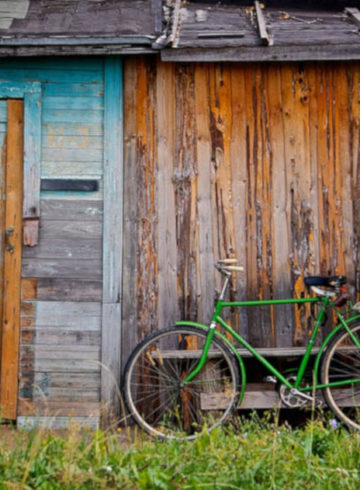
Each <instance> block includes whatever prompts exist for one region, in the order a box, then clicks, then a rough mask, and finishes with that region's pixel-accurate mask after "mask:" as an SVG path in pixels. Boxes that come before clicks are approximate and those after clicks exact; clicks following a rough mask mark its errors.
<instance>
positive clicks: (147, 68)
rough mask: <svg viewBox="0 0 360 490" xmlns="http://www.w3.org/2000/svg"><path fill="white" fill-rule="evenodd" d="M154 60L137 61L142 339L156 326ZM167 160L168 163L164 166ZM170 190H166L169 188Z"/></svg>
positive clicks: (138, 292) (139, 331)
mask: <svg viewBox="0 0 360 490" xmlns="http://www.w3.org/2000/svg"><path fill="white" fill-rule="evenodd" d="M156 72H157V67H156V64H155V60H151V61H148V60H147V59H146V58H138V59H137V63H136V85H135V86H136V112H135V117H136V180H137V182H136V184H137V185H136V187H135V189H136V191H135V192H136V198H137V250H138V251H139V253H138V255H137V278H136V299H137V328H136V330H137V332H136V334H137V335H138V339H142V338H143V337H144V336H145V335H147V334H149V333H150V332H151V331H152V330H154V329H155V328H156V327H157V326H158V313H157V308H158V294H157V293H158V289H157V288H158V277H157V275H158V263H159V258H158V253H157V252H158V250H157V229H158V222H157V216H158V209H157V202H156V193H157V189H156V171H157V168H156V145H157V140H156V126H155V125H156V119H155V114H156V94H157V86H156V76H157V75H156ZM169 164H170V161H168V162H167V165H169ZM168 192H169V191H168Z"/></svg>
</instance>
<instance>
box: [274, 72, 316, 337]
mask: <svg viewBox="0 0 360 490" xmlns="http://www.w3.org/2000/svg"><path fill="white" fill-rule="evenodd" d="M281 81H282V99H283V109H284V113H283V121H284V129H285V130H284V136H285V156H286V171H287V176H288V178H287V185H288V190H287V192H288V201H287V203H288V204H287V213H288V217H289V227H290V267H291V282H292V288H293V295H295V296H296V297H300V296H302V295H303V294H304V276H305V275H308V274H309V273H311V271H312V258H313V254H314V250H313V247H314V244H313V240H312V231H313V220H312V214H313V209H312V206H311V185H312V184H311V162H310V152H309V109H308V106H309V93H310V92H309V87H308V82H307V80H306V74H305V72H304V68H303V66H302V65H298V64H292V65H286V66H283V67H282V70H281ZM294 312H295V322H294V331H293V335H292V336H293V342H294V344H295V345H301V344H302V343H303V342H304V341H305V340H306V338H307V335H308V324H307V320H308V318H309V316H310V311H309V310H307V309H306V308H305V307H304V308H301V309H300V308H295V310H294Z"/></svg>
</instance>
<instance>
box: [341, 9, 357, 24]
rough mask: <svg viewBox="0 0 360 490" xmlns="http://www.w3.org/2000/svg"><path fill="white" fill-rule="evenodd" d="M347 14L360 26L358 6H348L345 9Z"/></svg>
mask: <svg viewBox="0 0 360 490" xmlns="http://www.w3.org/2000/svg"><path fill="white" fill-rule="evenodd" d="M344 12H345V14H347V15H348V16H349V17H350V19H351V20H352V21H353V22H354V24H356V25H357V26H360V10H359V9H357V8H350V7H346V8H345V9H344Z"/></svg>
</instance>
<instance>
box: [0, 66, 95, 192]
mask: <svg viewBox="0 0 360 490" xmlns="http://www.w3.org/2000/svg"><path fill="white" fill-rule="evenodd" d="M0 71H1V77H2V78H6V79H8V80H10V81H11V83H14V82H18V83H29V82H30V81H38V82H40V83H41V90H42V114H41V119H42V128H41V141H42V145H41V154H42V157H41V165H40V172H41V177H43V178H45V177H46V178H52V177H53V178H56V177H58V178H71V177H74V178H77V177H78V178H83V177H89V178H101V176H102V174H103V162H104V144H103V138H104V129H103V125H104V61H103V59H102V58H76V59H74V58H61V59H50V58H47V59H45V58H44V59H41V58H39V59H33V60H31V59H22V60H20V59H5V60H1V61H0ZM94 137H95V139H93V138H94ZM102 189H103V185H102V183H101V185H100V190H99V191H97V192H94V193H87V195H86V198H87V199H89V198H90V199H95V200H101V199H102ZM82 194H83V193H78V192H76V193H74V192H71V193H59V192H51V193H49V192H42V193H41V195H42V196H43V197H44V198H45V199H47V198H50V199H63V198H65V199H69V198H70V199H83V196H82ZM89 194H91V195H89Z"/></svg>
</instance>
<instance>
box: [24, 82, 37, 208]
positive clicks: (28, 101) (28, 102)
mask: <svg viewBox="0 0 360 490" xmlns="http://www.w3.org/2000/svg"><path fill="white" fill-rule="evenodd" d="M24 99H25V109H24V111H25V126H24V139H25V143H24V144H25V147H24V202H23V216H24V218H34V217H35V218H38V217H39V216H40V162H41V86H40V84H39V83H33V84H31V86H29V89H28V90H26V91H25V97H24Z"/></svg>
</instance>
